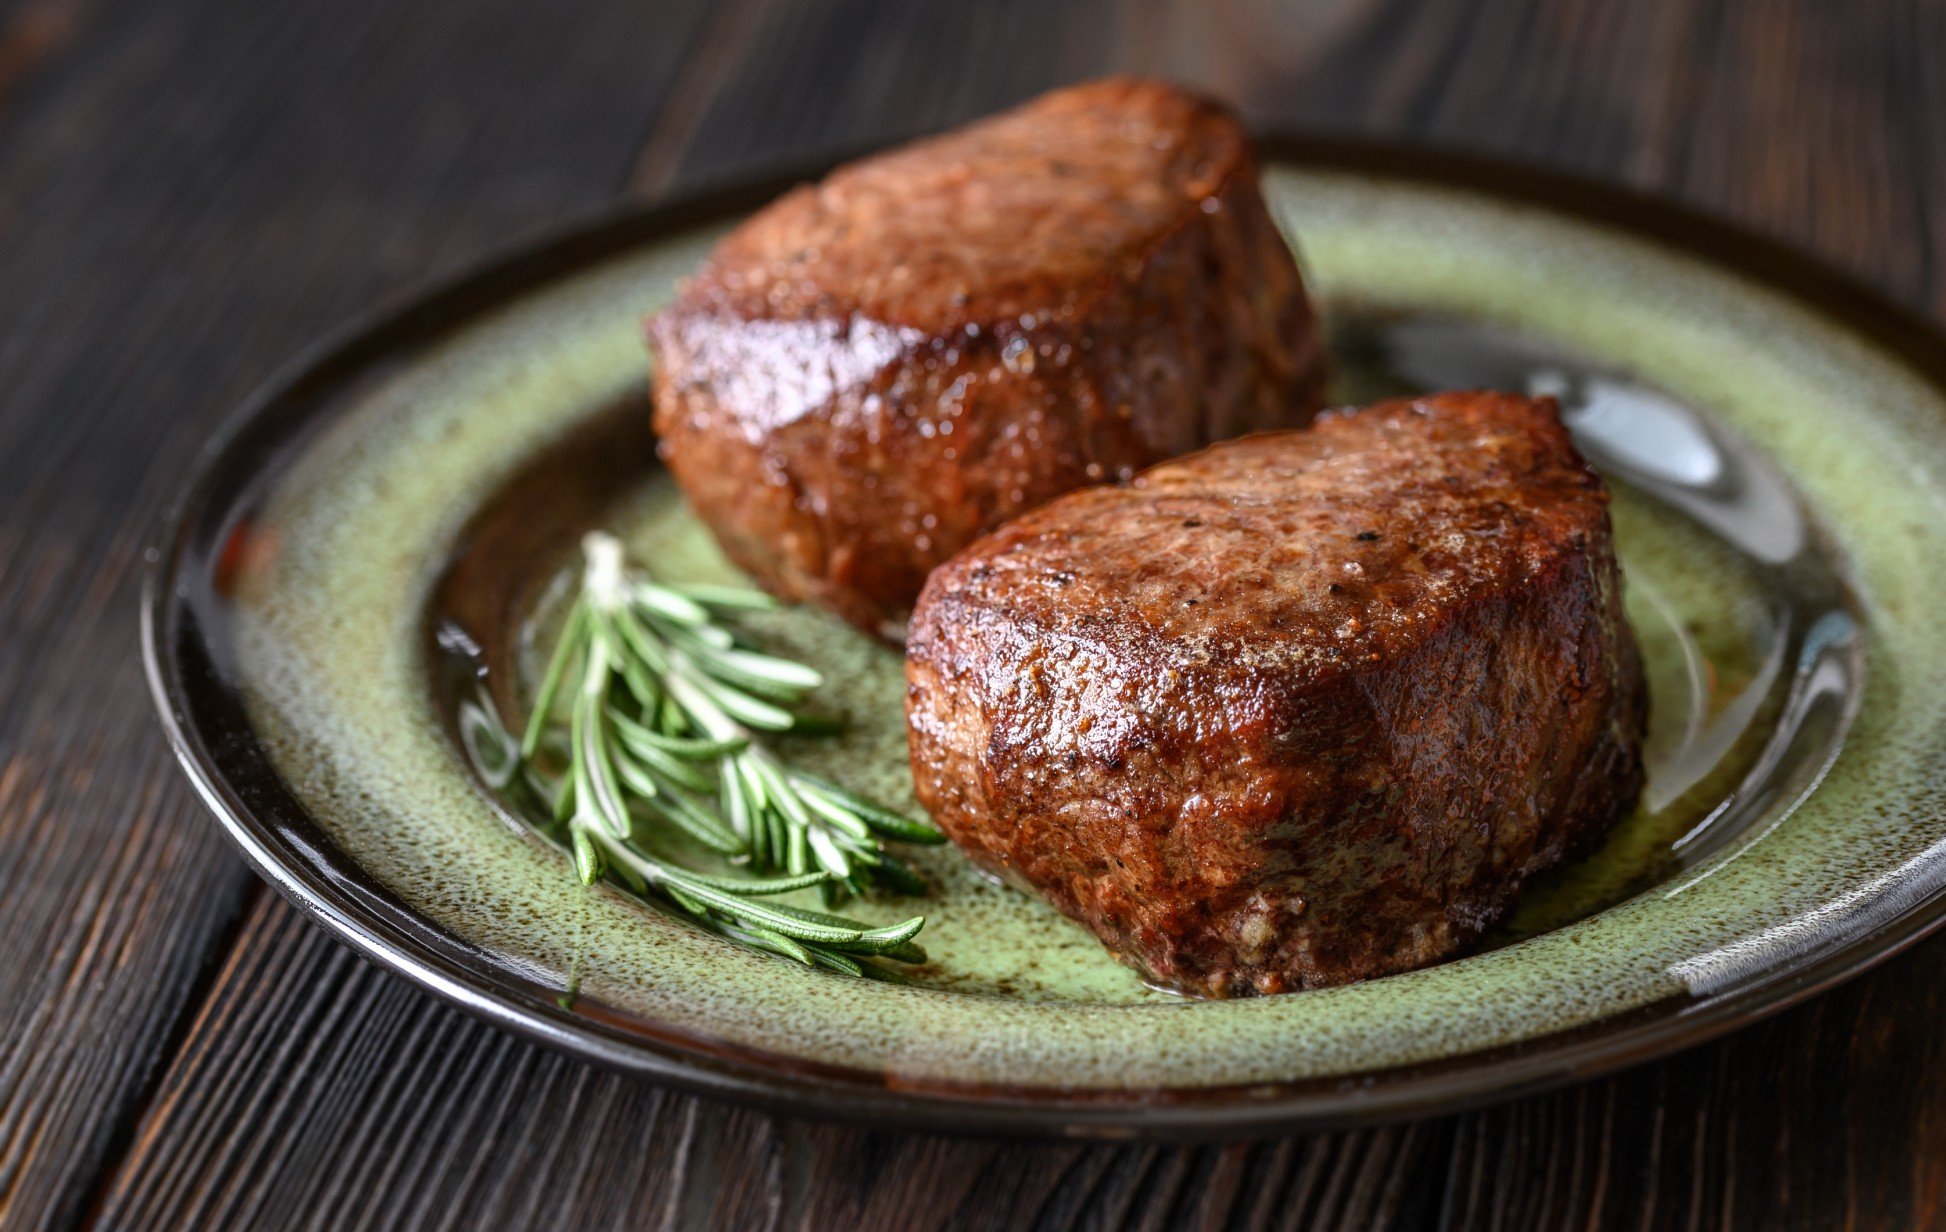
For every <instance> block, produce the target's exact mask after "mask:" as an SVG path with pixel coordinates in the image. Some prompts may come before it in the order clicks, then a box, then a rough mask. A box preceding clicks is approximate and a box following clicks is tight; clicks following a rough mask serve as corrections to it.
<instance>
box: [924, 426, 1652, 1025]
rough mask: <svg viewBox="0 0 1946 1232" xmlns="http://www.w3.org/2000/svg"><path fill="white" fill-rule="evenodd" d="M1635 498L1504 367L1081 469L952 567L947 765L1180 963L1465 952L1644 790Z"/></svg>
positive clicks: (1236, 976)
mask: <svg viewBox="0 0 1946 1232" xmlns="http://www.w3.org/2000/svg"><path fill="white" fill-rule="evenodd" d="M1607 502H1608V496H1607V492H1606V490H1605V489H1604V488H1603V486H1602V484H1601V481H1600V479H1599V478H1597V477H1596V476H1595V475H1594V473H1593V472H1592V471H1590V470H1589V469H1588V468H1587V466H1586V465H1585V464H1584V463H1583V462H1582V460H1581V459H1580V457H1579V456H1578V455H1577V454H1576V453H1575V451H1574V448H1573V446H1572V444H1571V443H1570V442H1569V440H1568V437H1567V434H1566V432H1565V431H1564V430H1563V429H1562V427H1561V424H1560V420H1559V416H1558V413H1557V411H1556V409H1555V408H1554V406H1553V404H1552V402H1551V401H1547V400H1542V401H1539V402H1533V401H1528V400H1526V399H1522V398H1515V397H1512V396H1508V395H1500V394H1445V395H1438V396H1434V397H1429V398H1424V399H1420V400H1417V401H1401V402H1392V403H1384V404H1381V405H1378V406H1374V407H1371V408H1369V409H1367V410H1364V411H1362V412H1357V413H1352V414H1333V415H1329V416H1326V417H1325V418H1324V419H1322V420H1321V421H1320V422H1319V424H1318V426H1317V427H1315V428H1313V429H1311V430H1310V431H1308V432H1279V433H1267V434H1264V435H1260V436H1255V437H1251V438H1249V439H1246V440H1241V441H1235V442H1231V443H1229V444H1223V445H1217V446H1215V447H1213V448H1210V449H1208V450H1205V451H1204V452H1202V453H1200V454H1197V455H1195V456H1193V457H1190V458H1185V459H1183V460H1181V461H1177V462H1172V463H1165V464H1163V465H1161V466H1158V467H1156V468H1154V469H1153V470H1150V471H1148V472H1146V473H1145V474H1143V475H1142V476H1141V477H1139V478H1138V479H1137V480H1136V481H1135V483H1133V484H1130V485H1127V486H1123V487H1111V488H1095V489H1091V490H1088V491H1085V492H1077V493H1074V494H1071V495H1069V496H1066V497H1064V498H1062V499H1060V500H1057V501H1055V502H1053V503H1051V504H1049V505H1046V506H1043V507H1042V508H1040V509H1038V510H1035V511H1034V512H1031V513H1029V514H1027V515H1025V516H1023V517H1021V518H1019V519H1017V520H1016V521H1014V522H1012V523H1010V524H1009V525H1007V526H1006V527H1004V528H1002V529H1001V530H1000V531H998V532H996V533H994V534H992V535H989V536H988V537H986V538H985V539H982V540H981V541H979V542H978V543H976V544H974V545H973V546H972V547H970V548H969V549H967V550H966V551H965V552H963V553H961V554H960V555H959V556H958V557H957V558H955V559H954V560H953V561H951V562H950V563H948V564H947V565H945V566H944V567H942V568H941V569H939V570H938V571H937V572H936V573H935V574H934V575H933V577H932V580H931V581H930V582H929V583H928V585H927V586H926V589H925V593H924V595H923V596H922V597H921V599H920V601H919V605H918V608H917V610H916V612H915V614H914V617H913V623H912V637H911V643H910V647H909V651H908V657H907V684H908V689H907V719H908V722H909V724H910V732H911V742H912V766H913V773H914V775H915V777H916V779H917V783H918V792H919V798H920V800H921V801H923V802H924V803H925V805H926V807H927V808H928V809H930V810H931V812H932V814H933V816H934V817H935V818H936V819H937V820H938V822H939V824H940V825H941V826H942V827H944V829H945V830H946V832H947V833H948V834H950V835H951V836H952V837H953V838H954V839H955V840H956V841H957V842H958V843H959V844H960V845H961V846H962V847H963V848H965V849H966V850H967V852H968V853H969V854H971V855H972V856H973V857H974V858H975V859H976V860H978V861H979V862H981V863H982V864H984V865H987V866H988V867H991V868H994V869H996V870H999V871H1001V872H1003V873H1005V874H1007V875H1009V876H1011V877H1013V878H1014V879H1016V880H1019V881H1023V882H1025V883H1026V884H1028V885H1030V886H1032V887H1034V888H1035V889H1037V890H1038V891H1039V892H1040V893H1042V894H1043V895H1044V896H1046V897H1047V898H1048V899H1049V900H1050V901H1051V902H1053V903H1054V905H1055V906H1057V907H1059V908H1060V909H1061V910H1062V911H1064V912H1066V913H1067V914H1068V915H1070V916H1073V917H1074V918H1075V919H1077V920H1079V921H1081V922H1082V923H1083V924H1085V925H1087V926H1088V927H1089V928H1091V929H1092V930H1094V932H1095V933H1096V934H1097V935H1098V936H1100V937H1101V938H1102V940H1103V941H1104V942H1105V943H1107V944H1108V945H1109V947H1110V948H1112V949H1114V950H1115V951H1116V952H1117V953H1118V954H1119V955H1121V956H1122V957H1123V959H1124V960H1125V961H1127V962H1129V963H1130V964H1131V965H1132V966H1134V967H1135V968H1136V969H1137V970H1139V971H1140V972H1142V974H1143V975H1144V976H1146V977H1147V978H1148V979H1150V980H1152V981H1154V982H1155V983H1158V984H1162V985H1165V986H1168V987H1173V988H1178V989H1182V990H1184V991H1189V992H1196V993H1202V994H1208V995H1215V996H1231V995H1239V994H1245V993H1251V992H1278V991H1284V990H1288V989H1299V988H1315V987H1321V986H1325V985H1332V984H1341V983H1346V982H1349V981H1354V980H1360V979H1365V978H1368V977H1371V976H1376V975H1383V974H1387V973H1389V972H1396V971H1404V970H1408V969H1411V968H1414V967H1419V966H1423V965H1425V964H1428V963H1431V962H1434V961H1437V960H1439V959H1441V958H1444V957H1446V956H1449V955H1451V954H1453V953H1454V952H1456V951H1457V950H1459V949H1461V948H1462V947H1464V946H1467V945H1469V944H1470V943H1472V942H1473V941H1475V940H1477V939H1478V937H1479V936H1480V934H1481V933H1482V931H1483V930H1484V929H1485V928H1486V927H1487V926H1488V925H1489V924H1491V923H1492V922H1493V921H1494V920H1496V919H1498V918H1500V917H1501V916H1502V915H1503V914H1505V912H1506V911H1508V910H1509V909H1510V907H1511V905H1512V903H1513V900H1514V898H1515V895H1516V893H1517V892H1518V890H1519V888H1520V886H1521V883H1522V882H1523V881H1524V880H1525V879H1526V878H1528V877H1529V876H1531V875H1532V874H1534V873H1535V872H1538V871H1539V870H1541V869H1544V868H1547V867H1549V866H1551V865H1553V864H1556V863H1559V862H1560V861H1561V860H1563V859H1564V858H1567V857H1568V856H1570V855H1572V854H1577V853H1580V852H1584V851H1585V850H1587V849H1589V848H1591V847H1592V846H1593V845H1594V844H1596V843H1597V842H1599V840H1600V838H1601V837H1602V835H1604V834H1605V833H1606V832H1607V830H1608V829H1609V827H1610V826H1611V825H1612V824H1613V823H1614V822H1615V821H1616V820H1617V819H1618V818H1619V817H1621V816H1622V815H1624V814H1625V813H1626V812H1627V811H1628V810H1629V809H1630V808H1631V807H1632V806H1633V804H1634V801H1635V798H1636V795H1637V793H1638V791H1639V790H1640V787H1641V782H1642V767H1641V742H1642V735H1643V729H1644V725H1645V722H1646V713H1647V701H1646V694H1645V691H1644V685H1643V681H1642V673H1641V667H1640V663H1639V661H1638V658H1637V652H1636V647H1635V642H1634V638H1633V635H1632V634H1631V633H1630V631H1629V628H1628V625H1627V623H1626V621H1625V619H1624V616H1623V612H1622V602H1621V579H1620V572H1619V567H1618V565H1617V563H1616V559H1615V554H1614V549H1613V545H1612V542H1611V536H1610V529H1609V519H1608V511H1607Z"/></svg>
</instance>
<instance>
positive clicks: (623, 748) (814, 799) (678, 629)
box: [520, 532, 944, 978]
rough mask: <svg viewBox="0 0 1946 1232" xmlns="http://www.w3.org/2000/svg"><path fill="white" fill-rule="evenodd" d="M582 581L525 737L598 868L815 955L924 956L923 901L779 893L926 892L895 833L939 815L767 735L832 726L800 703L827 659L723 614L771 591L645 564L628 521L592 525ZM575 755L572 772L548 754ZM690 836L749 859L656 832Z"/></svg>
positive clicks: (754, 938)
mask: <svg viewBox="0 0 1946 1232" xmlns="http://www.w3.org/2000/svg"><path fill="white" fill-rule="evenodd" d="M582 550H583V555H584V557H585V567H584V569H583V572H582V581H581V589H580V592H579V594H578V595H577V596H576V597H575V599H574V602H573V604H572V606H571V607H570V608H569V610H568V615H567V618H566V619H565V621H564V622H563V624H562V627H561V633H560V637H559V641H558V642H557V643H556V644H555V646H554V648H553V651H552V653H551V654H550V655H549V656H548V660H547V666H546V668H545V670H544V671H543V672H542V675H541V680H540V684H539V687H538V688H537V689H536V691H535V695H534V700H533V710H532V713H531V714H529V716H528V720H527V725H526V727H525V729H524V731H523V735H522V739H521V742H520V760H521V763H522V764H523V765H524V766H526V767H527V768H528V770H529V780H530V782H533V783H534V784H535V786H536V787H537V789H538V790H539V791H540V792H541V794H542V795H543V796H544V797H545V798H547V800H548V802H549V805H550V808H551V812H552V814H553V817H554V819H555V820H556V822H557V823H560V824H562V825H564V826H565V828H566V831H567V838H568V841H569V844H570V847H571V848H572V851H573V854H574V863H575V868H576V871H577V872H578V873H579V875H580V877H581V879H582V880H583V881H584V882H590V883H591V882H593V881H595V880H596V879H598V878H600V877H602V876H604V875H609V876H612V877H614V878H615V879H617V880H619V881H621V882H623V883H625V884H627V885H628V886H629V887H630V888H632V889H634V890H636V891H637V892H640V893H647V894H652V895H654V896H655V897H657V898H658V899H660V900H662V901H663V902H665V903H667V904H669V905H670V906H673V907H674V908H676V909H677V910H679V911H681V912H683V913H685V914H687V915H689V916H691V917H692V918H694V919H695V920H696V921H697V922H699V923H701V924H703V925H704V926H706V927H709V928H711V929H713V930H715V931H716V932H718V933H721V934H722V935H724V936H726V937H729V938H731V939H733V940H736V941H739V942H741V943H743V944H745V945H749V946H752V947H754V948H756V949H760V950H764V951H766V952H768V953H772V954H777V955H780V956H782V957H785V958H789V959H792V960H794V961H796V962H800V963H803V964H805V965H807V966H813V967H821V968H824V969H827V970H832V971H840V972H843V973H846V974H849V975H870V976H877V977H881V978H890V977H891V976H892V975H893V973H892V971H891V970H890V969H888V968H885V967H881V966H879V965H878V964H877V963H876V962H873V961H869V960H872V959H889V960H892V961H896V962H904V963H915V962H924V961H925V958H926V955H925V951H924V950H922V949H921V948H920V947H919V945H918V944H917V943H916V942H915V941H914V940H913V938H914V937H915V936H916V935H917V934H918V932H919V930H920V929H921V928H922V927H923V926H924V924H925V917H923V916H914V917H912V918H910V919H907V920H904V921H901V922H900V923H898V924H893V925H888V926H885V927H873V926H871V925H869V924H865V923H863V922H861V921H858V920H853V919H848V918H846V917H843V916H838V915H831V914H828V913H826V912H822V911H811V910H807V909H805V908H801V907H794V906H791V905H789V904H787V903H783V902H778V901H775V900H776V897H777V896H778V895H782V894H790V893H794V892H797V891H801V890H808V889H811V888H813V887H817V888H819V889H821V890H822V891H823V894H824V900H825V903H826V905H827V906H832V905H835V904H837V903H839V902H841V901H843V900H844V899H845V898H846V897H848V896H850V895H854V894H858V895H862V894H865V893H867V892H869V891H871V890H873V889H884V890H890V891H892V892H895V893H899V894H922V893H924V892H925V889H926V886H925V883H924V881H922V880H921V879H920V878H919V876H918V875H917V874H916V873H914V872H913V871H912V870H911V869H910V868H908V867H907V866H906V865H905V863H904V862H902V861H901V860H899V859H898V858H897V857H896V856H894V855H893V854H892V853H891V852H890V851H888V850H887V849H886V846H885V843H886V840H888V839H896V840H899V841H902V842H908V843H938V842H943V841H944V836H943V835H941V834H940V832H939V831H938V830H936V829H934V828H933V827H932V826H930V825H928V824H926V823H924V822H921V821H916V820H914V819H912V818H909V817H906V816H904V815H903V814H900V813H897V812H894V811H892V810H890V809H887V808H884V807H883V806H881V805H878V804H875V803H873V802H872V801H870V800H867V799H865V798H864V797H862V796H860V795H858V794H857V793H855V792H852V791H850V790H848V789H846V788H844V787H841V786H839V785H838V784H836V783H831V782H828V781H826V780H824V779H821V778H818V777H816V776H814V775H810V774H805V773H803V772H801V771H797V770H794V769H792V768H791V767H790V766H789V765H788V764H787V763H786V762H785V761H784V760H783V759H782V758H780V757H779V756H778V755H777V753H776V752H775V751H774V750H773V749H772V748H770V747H769V746H768V745H766V744H765V743H764V736H765V734H767V733H785V732H804V733H810V732H820V733H822V732H826V731H828V730H830V728H829V721H828V720H827V719H824V718H822V717H820V716H817V715H814V714H809V713H805V712H803V711H801V710H800V709H799V708H800V707H801V705H802V703H803V702H804V700H805V698H806V697H807V696H808V695H809V694H810V693H811V691H813V690H815V689H816V688H818V687H819V686H820V685H821V684H822V683H823V678H822V676H820V674H819V673H818V672H817V671H816V670H815V669H814V668H811V667H809V666H807V665H805V664H802V663H798V662H795V661H793V660H790V659H784V658H779V657H777V656H774V655H768V654H764V653H762V652H760V651H757V650H754V649H752V648H750V647H748V646H746V645H744V644H742V643H741V642H740V641H739V640H738V639H737V637H736V636H735V635H734V634H733V633H732V632H731V631H730V630H729V629H728V628H727V627H725V626H724V625H723V624H721V623H720V621H719V615H720V614H722V613H726V612H747V611H763V610H768V609H769V608H771V607H773V606H774V604H773V602H772V601H771V600H770V599H769V597H767V596H765V595H762V594H758V593H756V592H754V591H746V590H736V589H731V588H727V587H718V586H672V585H666V584H663V583H661V582H658V581H656V580H655V579H654V578H652V577H650V576H649V575H648V574H647V573H646V572H645V571H643V570H641V569H639V568H636V567H633V566H631V565H630V564H629V563H628V561H627V559H626V557H625V554H624V553H623V550H622V545H621V542H620V541H619V540H617V539H616V538H615V537H614V536H612V535H607V534H603V533H600V532H595V533H592V534H590V535H588V536H587V537H586V538H585V539H584V540H583V541H582ZM550 760H553V761H557V762H558V761H563V760H564V761H565V765H564V766H561V767H559V768H558V769H557V770H556V771H555V772H554V773H551V774H550V773H549V772H548V771H547V769H545V768H544V767H543V765H542V763H543V762H545V761H550ZM658 832H660V833H662V834H665V835H667V834H681V835H683V836H685V837H686V838H688V839H690V840H691V841H693V842H695V843H697V844H700V845H701V846H703V847H705V848H707V849H709V850H710V851H713V852H715V853H716V854H718V855H720V856H722V857H724V858H725V859H727V860H728V861H729V862H730V863H732V864H735V865H740V866H742V869H743V870H744V871H745V872H746V873H747V874H750V875H745V876H719V875H714V874H706V873H702V872H699V871H697V870H695V869H693V868H688V867H685V866H683V865H681V864H678V863H676V862H674V861H672V860H671V859H669V858H667V857H666V856H664V855H661V854H658V852H657V848H656V847H654V846H652V845H650V844H647V843H645V842H644V841H643V840H645V839H650V838H653V837H654V836H655V835H656V834H657V833H658Z"/></svg>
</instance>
